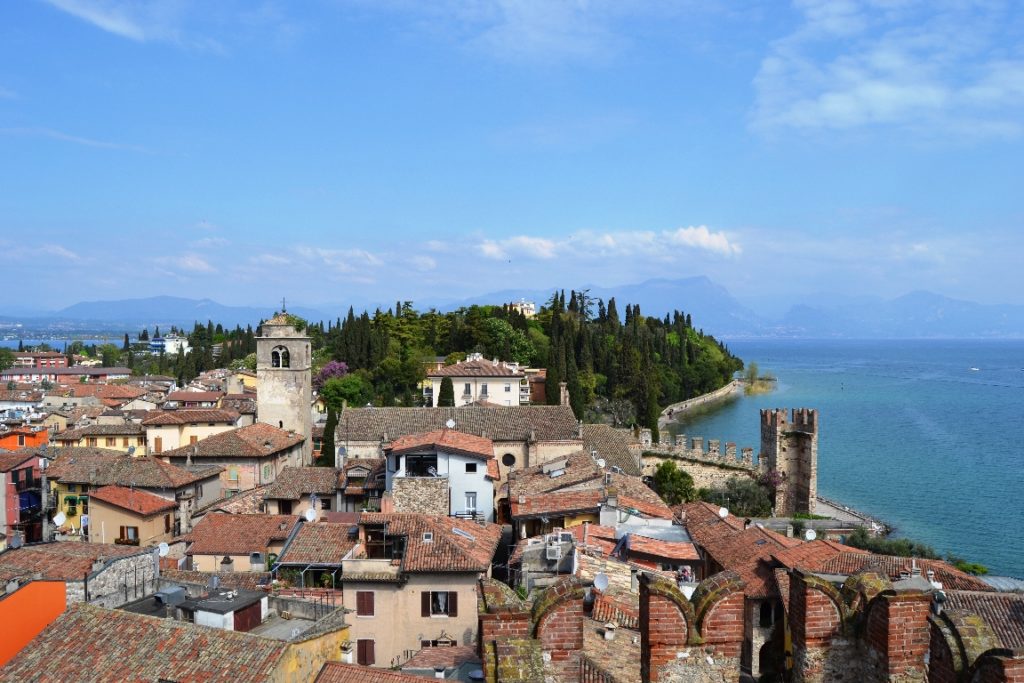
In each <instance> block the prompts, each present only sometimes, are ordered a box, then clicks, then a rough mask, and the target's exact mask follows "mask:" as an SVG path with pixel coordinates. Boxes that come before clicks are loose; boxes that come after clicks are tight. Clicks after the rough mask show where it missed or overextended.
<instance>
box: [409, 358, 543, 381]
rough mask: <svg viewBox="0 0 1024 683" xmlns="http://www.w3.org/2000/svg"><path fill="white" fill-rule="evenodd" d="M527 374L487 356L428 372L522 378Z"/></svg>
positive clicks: (429, 374)
mask: <svg viewBox="0 0 1024 683" xmlns="http://www.w3.org/2000/svg"><path fill="white" fill-rule="evenodd" d="M525 376H526V374H525V373H524V372H523V371H522V370H513V369H512V368H510V367H509V366H507V365H505V364H504V363H502V362H501V361H498V362H497V363H495V362H494V361H490V360H487V359H486V358H479V359H477V360H466V361H462V362H461V363H455V364H453V365H446V366H445V367H443V368H440V369H438V370H432V371H430V372H428V373H427V377H509V378H513V377H515V378H521V377H525Z"/></svg>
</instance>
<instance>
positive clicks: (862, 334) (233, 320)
mask: <svg viewBox="0 0 1024 683" xmlns="http://www.w3.org/2000/svg"><path fill="white" fill-rule="evenodd" d="M576 289H577V291H579V290H587V291H588V292H589V295H590V296H592V297H595V298H600V299H603V300H604V301H605V302H607V301H608V299H610V298H611V297H613V296H614V297H615V299H616V301H617V302H618V303H619V306H620V311H621V310H622V306H623V305H625V304H626V303H633V304H639V305H640V309H641V312H642V313H644V314H646V315H657V316H662V315H664V314H665V313H668V312H670V311H672V310H677V309H678V310H682V311H683V312H685V313H688V314H690V315H691V316H692V319H693V321H694V324H695V325H696V326H698V327H700V328H702V329H703V330H704V331H705V332H708V333H710V334H714V335H716V336H719V337H724V338H730V337H732V338H736V337H794V338H1016V337H1024V306H1015V305H986V304H979V303H975V302H971V301H963V300H959V299H952V298H949V297H946V296H942V295H940V294H935V293H932V292H911V293H909V294H906V295H904V296H901V297H897V298H895V299H882V298H877V297H865V296H862V297H840V296H833V295H818V296H811V297H807V299H806V300H808V301H814V302H816V303H814V304H806V303H804V304H798V305H795V306H792V307H791V308H790V309H789V310H788V311H786V312H785V313H784V314H783V315H782V316H780V317H767V316H763V315H759V314H758V313H757V312H755V311H754V310H752V309H751V308H750V307H748V306H745V305H744V304H742V303H741V302H740V301H738V300H737V299H736V298H735V297H734V296H733V295H732V294H730V293H729V291H728V290H727V289H725V288H724V287H722V286H721V285H719V284H717V283H715V282H713V281H711V280H710V279H708V278H706V277H691V278H683V279H675V280H670V279H655V280H648V281H646V282H642V283H638V284H631V285H622V286H618V287H601V286H596V285H594V286H586V285H584V286H582V287H577V288H576ZM551 293H552V290H548V289H543V290H541V289H508V290H503V291H498V292H491V293H488V294H481V295H479V296H474V297H470V298H466V299H459V300H440V299H438V300H420V301H415V302H414V304H415V306H416V308H417V309H419V310H426V309H429V308H436V309H438V310H441V311H448V310H453V309H456V308H459V307H461V306H469V305H472V304H499V303H502V302H509V301H518V300H520V299H526V300H528V301H534V302H536V303H537V304H538V306H539V305H541V304H543V303H544V302H546V301H547V300H548V299H549V298H550V297H551ZM350 305H351V306H353V307H354V308H355V309H356V310H357V311H360V310H362V309H364V308H366V309H369V310H373V309H374V308H377V307H378V306H379V307H385V306H388V305H390V304H378V303H375V302H351V303H345V304H337V305H328V306H321V307H318V308H310V307H302V306H295V307H292V308H290V309H289V311H290V312H292V313H295V314H296V315H300V316H302V317H304V318H307V319H309V320H314V321H315V320H327V319H333V318H337V317H339V316H343V315H345V313H346V312H347V310H348V307H349V306H350ZM272 312H273V306H271V307H255V306H226V305H224V304H220V303H217V302H216V301H213V300H211V299H187V298H182V297H171V296H158V297H150V298H144V299H122V300H117V301H85V302H80V303H76V304H74V305H72V306H68V307H67V308H63V309H61V310H58V311H33V310H30V309H26V308H24V307H22V308H19V309H18V310H13V309H7V310H2V311H0V332H3V333H6V334H8V335H9V334H10V333H11V330H12V329H22V328H23V329H30V330H35V331H45V330H50V331H58V330H61V331H68V330H96V331H99V330H106V331H118V332H123V331H126V330H127V331H135V330H137V329H141V328H143V327H149V328H153V327H155V326H157V325H159V326H161V327H163V328H165V329H166V328H167V327H169V326H170V325H172V324H173V325H177V326H179V327H185V328H186V329H187V328H190V327H191V326H192V324H193V323H194V322H195V321H201V322H205V321H207V320H213V321H214V322H218V323H220V324H222V325H225V326H230V327H234V326H235V325H242V326H243V327H244V326H245V325H253V326H255V325H256V324H257V323H259V321H260V320H261V319H262V318H266V317H267V316H268V315H270V314H271V313H272ZM18 324H20V325H21V326H22V328H14V326H15V325H18Z"/></svg>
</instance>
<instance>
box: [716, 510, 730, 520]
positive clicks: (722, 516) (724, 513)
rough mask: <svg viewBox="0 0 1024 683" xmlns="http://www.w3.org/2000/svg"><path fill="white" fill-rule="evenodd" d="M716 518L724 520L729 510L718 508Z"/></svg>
mask: <svg viewBox="0 0 1024 683" xmlns="http://www.w3.org/2000/svg"><path fill="white" fill-rule="evenodd" d="M718 516H719V517H721V518H722V519H725V518H726V517H728V516H729V508H718Z"/></svg>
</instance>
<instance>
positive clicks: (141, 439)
mask: <svg viewBox="0 0 1024 683" xmlns="http://www.w3.org/2000/svg"><path fill="white" fill-rule="evenodd" d="M135 445H136V446H145V445H146V437H144V436H140V437H139V438H137V439H135Z"/></svg>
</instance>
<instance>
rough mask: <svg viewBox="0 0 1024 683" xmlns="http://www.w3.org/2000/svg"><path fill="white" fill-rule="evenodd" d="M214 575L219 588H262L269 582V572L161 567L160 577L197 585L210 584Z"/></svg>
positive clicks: (249, 589) (254, 589)
mask: <svg viewBox="0 0 1024 683" xmlns="http://www.w3.org/2000/svg"><path fill="white" fill-rule="evenodd" d="M211 576H216V577H217V579H218V581H219V583H220V586H221V588H231V589H235V588H241V589H242V590H248V591H256V590H262V588H263V586H266V585H268V584H269V583H270V580H271V578H272V577H271V575H270V572H196V571H190V570H185V569H161V570H160V578H162V579H166V580H168V581H174V582H176V583H191V584H194V585H197V586H208V585H210V577H211Z"/></svg>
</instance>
